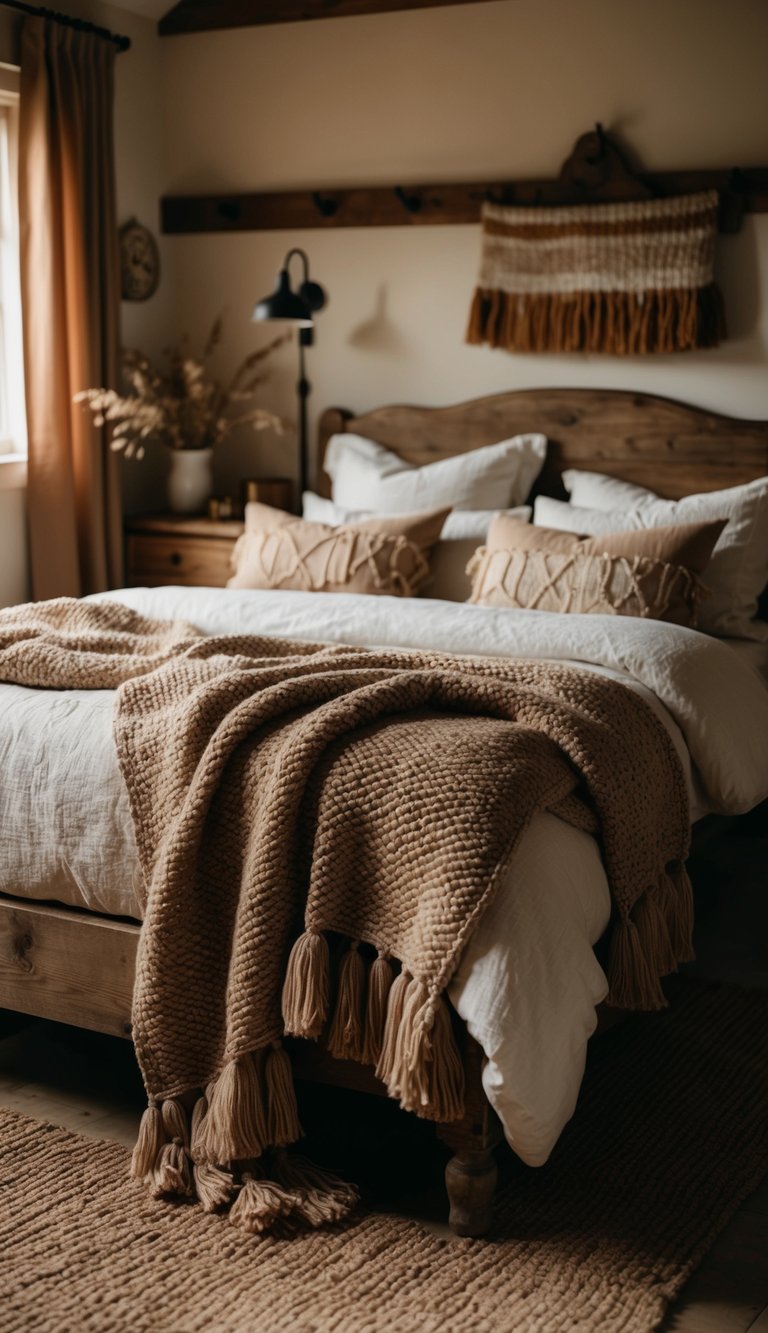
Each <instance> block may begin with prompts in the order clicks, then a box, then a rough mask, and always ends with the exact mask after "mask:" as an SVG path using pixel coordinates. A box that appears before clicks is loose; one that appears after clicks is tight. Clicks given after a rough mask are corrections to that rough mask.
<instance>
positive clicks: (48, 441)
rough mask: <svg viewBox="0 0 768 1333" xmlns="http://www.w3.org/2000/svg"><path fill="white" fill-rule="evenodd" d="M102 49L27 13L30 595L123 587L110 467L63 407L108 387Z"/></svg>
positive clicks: (104, 45) (109, 77)
mask: <svg viewBox="0 0 768 1333" xmlns="http://www.w3.org/2000/svg"><path fill="white" fill-rule="evenodd" d="M114 60H115V47H114V46H113V45H112V43H111V42H107V41H105V40H104V39H103V38H101V37H98V36H96V35H95V34H93V33H84V32H77V31H75V30H74V29H72V28H66V27H64V26H62V25H60V24H57V23H55V22H51V21H49V20H46V19H41V18H30V19H27V20H26V21H25V23H24V25H23V28H22V39H21V97H20V108H19V140H20V142H19V150H20V151H19V211H20V223H21V287H22V313H23V322H24V369H25V375H26V394H27V425H28V434H29V461H28V503H29V536H30V556H31V571H32V591H33V596H34V597H35V598H38V599H39V598H46V597H61V596H69V597H78V596H81V595H82V594H84V593H89V592H99V591H102V590H104V589H106V588H109V587H114V586H116V585H119V584H120V583H121V582H122V534H121V526H122V525H121V506H120V494H119V471H118V462H117V459H116V457H115V455H114V454H112V453H111V452H110V450H109V444H108V439H107V435H106V432H105V431H104V430H99V429H97V428H96V427H94V425H93V423H92V420H91V414H90V413H89V412H85V411H83V409H82V407H81V406H80V405H79V404H76V403H73V401H72V399H73V395H74V394H75V393H77V391H78V390H79V389H86V388H91V387H93V386H97V385H105V386H116V385H117V382H118V355H119V354H118V347H119V314H120V304H119V303H120V286H119V251H118V238H117V219H116V208H115V173H114V144H113V85H114Z"/></svg>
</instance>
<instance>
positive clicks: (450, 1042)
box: [377, 974, 464, 1123]
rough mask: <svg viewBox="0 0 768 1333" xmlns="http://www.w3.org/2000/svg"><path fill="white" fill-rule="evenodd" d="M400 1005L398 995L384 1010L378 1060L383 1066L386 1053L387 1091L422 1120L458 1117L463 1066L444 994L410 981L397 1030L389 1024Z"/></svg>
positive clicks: (461, 1100)
mask: <svg viewBox="0 0 768 1333" xmlns="http://www.w3.org/2000/svg"><path fill="white" fill-rule="evenodd" d="M401 975H407V974H401ZM395 984H397V983H395ZM394 989H395V987H394V986H393V987H392V991H391V992H390V998H391V996H392V993H393V992H394ZM399 1006H400V1000H399V997H396V1000H395V1003H394V1004H393V1005H392V1006H391V1008H390V1009H388V1011H387V1027H388V1028H389V1029H390V1030H389V1031H386V1030H385V1039H384V1051H383V1052H382V1059H381V1060H380V1061H379V1068H382V1067H383V1066H384V1063H385V1054H386V1066H387V1071H388V1072H387V1078H386V1080H385V1081H386V1084H387V1090H388V1091H389V1093H390V1095H391V1096H392V1097H397V1098H398V1099H399V1101H400V1105H401V1106H402V1107H403V1109H404V1110H406V1111H413V1112H414V1114H415V1115H418V1116H421V1117H422V1118H423V1119H426V1120H437V1121H439V1122H441V1123H443V1122H448V1121H452V1120H460V1119H461V1117H462V1116H463V1114H464V1067H463V1065H462V1062H461V1058H460V1056H459V1052H458V1050H457V1047H456V1041H455V1038H454V1035H453V1026H452V1023H451V1015H450V1011H449V1009H448V1005H447V1003H446V1001H445V998H444V997H443V996H442V995H440V994H432V995H430V993H429V992H428V991H427V988H426V986H425V985H424V983H423V982H421V981H416V980H410V981H409V982H408V984H407V985H406V987H405V988H404V991H403V999H402V1009H401V1012H400V1016H399V1024H398V1027H397V1031H396V1033H395V1032H393V1031H392V1028H393V1026H394V1022H395V1020H396V1019H397V1016H398V1015H397V1009H398V1008H399ZM377 1072H378V1070H377ZM379 1077H381V1074H379Z"/></svg>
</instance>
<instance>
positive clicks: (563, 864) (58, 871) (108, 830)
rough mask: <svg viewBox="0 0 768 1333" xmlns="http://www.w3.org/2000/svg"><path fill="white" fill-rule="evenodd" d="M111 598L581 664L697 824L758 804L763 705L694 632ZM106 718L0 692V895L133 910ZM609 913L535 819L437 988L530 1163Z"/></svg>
mask: <svg viewBox="0 0 768 1333" xmlns="http://www.w3.org/2000/svg"><path fill="white" fill-rule="evenodd" d="M110 596H111V597H112V598H114V599H116V600H119V601H121V602H122V603H123V604H126V605H129V606H132V607H133V608H134V609H136V610H138V611H140V612H141V613H142V614H145V615H149V616H153V617H158V618H165V619H168V618H179V619H185V620H189V621H192V622H193V623H194V624H196V625H197V626H198V628H200V629H202V630H203V631H204V632H213V633H221V632H226V633H255V632H258V633H259V634H266V635H272V636H275V637H286V638H296V639H304V640H315V641H316V640H323V641H327V642H356V643H361V644H367V645H370V646H377V647H385V646H392V647H394V646H400V647H423V646H428V647H433V648H436V649H442V650H444V651H450V652H459V653H461V652H465V653H473V654H477V653H484V654H485V653H487V654H488V655H491V656H497V655H501V656H511V657H543V658H548V659H555V660H560V661H570V662H576V663H580V664H581V665H583V666H585V667H587V668H588V669H592V670H600V671H602V672H603V673H604V674H606V675H612V676H615V677H616V678H617V679H620V680H623V681H624V682H625V683H627V684H628V685H630V687H631V688H634V689H637V690H639V692H641V693H642V694H643V695H644V697H645V698H646V699H647V700H648V701H649V702H651V703H652V706H654V708H655V710H656V711H657V713H658V714H659V716H661V717H662V718H663V719H664V720H665V722H666V724H667V726H668V730H669V731H670V734H671V736H672V737H673V740H674V742H675V744H676V747H677V748H678V751H679V753H680V754H681V758H682V759H683V761H684V766H685V767H686V770H687V772H688V774H689V781H690V787H691V794H692V796H693V797H694V798H695V799H697V804H696V806H695V813H697V814H698V813H700V812H701V811H702V809H703V808H705V807H706V808H711V809H722V810H728V811H734V812H735V811H739V810H744V809H748V808H750V806H751V805H753V804H755V803H756V802H757V801H759V800H760V799H762V798H763V797H764V796H765V795H766V794H767V793H768V776H767V775H766V772H765V767H766V760H765V755H766V752H767V751H768V694H766V692H765V691H764V689H763V688H762V686H761V684H760V682H759V679H758V678H757V677H756V676H755V675H754V673H753V672H752V670H751V669H750V668H749V667H745V666H743V664H742V663H740V662H739V660H738V659H737V658H736V656H735V655H734V654H733V653H732V652H731V650H730V649H728V648H727V647H726V646H724V645H722V644H716V643H713V642H712V641H709V640H706V639H705V638H704V637H703V636H702V635H698V634H695V633H694V632H692V631H686V630H680V629H677V628H676V627H673V626H669V625H662V624H660V623H653V622H647V621H644V622H639V621H638V622H631V621H626V622H624V623H622V624H621V625H619V624H617V622H616V621H615V620H614V619H613V618H609V617H591V618H590V619H589V623H588V624H585V623H584V622H582V621H580V620H578V619H576V620H574V618H570V617H564V616H556V615H545V614H542V613H535V612H501V613H500V612H497V611H494V610H487V609H485V608H477V607H468V606H467V607H462V606H456V605H454V604H447V603H438V602H432V603H427V604H425V603H424V602H421V603H418V604H414V603H403V602H402V601H399V600H398V601H396V600H395V599H391V598H387V597H383V598H377V599H375V602H374V604H372V601H374V599H367V598H364V597H357V596H354V595H351V594H348V595H340V596H334V595H330V594H326V595H324V596H323V597H322V598H318V597H316V596H312V595H311V594H303V593H272V592H265V593H254V592H236V591H218V590H207V589H184V588H166V589H153V590H144V589H131V590H126V591H123V592H120V593H115V594H110ZM724 687H725V688H724ZM111 719H112V695H111V693H110V692H87V693H86V692H78V691H67V692H66V693H63V694H49V693H40V692H36V691H32V690H24V689H20V688H18V687H13V686H4V687H3V688H2V690H0V754H1V755H2V760H3V773H4V781H3V783H2V790H1V791H0V818H2V820H3V830H4V836H3V839H2V851H1V852H0V888H2V889H3V890H5V891H8V892H14V893H17V894H18V893H26V894H29V895H30V896H33V897H41V898H45V897H56V898H58V899H59V900H64V901H69V902H72V903H76V904H84V905H86V906H90V907H93V908H95V909H97V910H100V911H107V912H111V913H119V914H124V915H129V916H139V915H140V913H141V902H140V876H139V873H138V860H137V855H136V850H135V844H134V843H133V837H132V827H131V820H130V816H129V813H128V808H127V799H126V796H125V792H124V790H123V789H122V787H121V780H120V777H119V773H118V769H117V763H116V759H115V755H114V747H113V744H112V738H111ZM689 755H690V760H689V758H688V756H689ZM691 760H692V763H691ZM697 792H698V793H699V797H698V798H697ZM81 796H82V798H83V799H82V800H81V799H80V798H81ZM701 798H703V802H704V806H702V803H701ZM51 835H53V836H51ZM64 883H66V884H67V885H68V891H67V890H63V889H62V884H64ZM609 910H610V904H609V897H608V890H607V884H606V880H605V876H604V873H603V871H602V867H601V864H600V859H599V855H598V853H597V848H596V845H595V843H594V841H593V840H592V839H591V838H589V837H588V836H587V835H586V834H584V833H582V832H580V831H578V830H576V829H573V828H571V827H569V826H568V825H566V824H564V823H562V822H561V821H559V820H557V819H555V817H554V816H552V815H547V814H542V815H539V816H537V817H536V818H535V820H534V821H533V823H532V824H531V826H530V828H529V830H528V832H527V834H526V835H525V838H524V839H523V841H522V842H521V844H520V846H519V847H518V850H517V853H516V855H515V857H514V858H513V860H512V861H511V862H510V865H509V866H508V869H507V873H506V875H505V878H504V883H503V885H502V888H501V891H500V892H499V894H498V896H497V899H496V902H495V904H494V905H493V907H492V908H491V909H490V910H489V912H488V913H487V915H486V917H485V919H484V920H483V921H482V923H481V925H480V927H479V928H478V931H477V932H476V934H475V935H474V936H473V937H472V940H471V943H470V945H469V946H468V948H467V949H466V951H465V954H464V956H463V958H462V963H461V966H460V968H459V971H458V973H457V974H456V976H455V977H454V980H453V982H452V985H451V990H450V995H451V998H452V1000H453V1002H454V1004H455V1006H456V1008H457V1009H458V1011H459V1013H460V1014H461V1015H462V1017H464V1018H465V1019H466V1021H467V1023H468V1026H469V1030H470V1031H471V1032H472V1034H473V1035H474V1036H475V1037H476V1038H477V1039H478V1040H479V1042H480V1044H481V1045H482V1046H483V1048H484V1050H485V1052H486V1055H487V1056H488V1064H487V1067H486V1070H485V1075H484V1083H485V1088H486V1092H487V1093H488V1096H489V1099H490V1100H491V1102H492V1104H493V1105H494V1106H495V1107H496V1109H497V1111H498V1112H499V1114H500V1116H501V1119H502V1123H503V1124H504V1127H505V1131H506V1133H507V1137H508V1139H509V1141H510V1143H511V1144H512V1146H513V1148H515V1150H516V1151H517V1152H518V1153H519V1155H520V1156H521V1157H523V1159H524V1160H526V1161H528V1162H531V1163H532V1164H535V1163H538V1162H541V1161H544V1160H545V1159H546V1157H547V1155H548V1153H549V1151H550V1150H551V1147H552V1146H553V1144H554V1142H555V1140H556V1138H557V1136H558V1134H559V1132H560V1130H561V1128H562V1126H563V1124H564V1123H565V1121H566V1120H567V1118H568V1117H569V1115H570V1113H571V1111H572V1109H573V1105H574V1103H575V1098H576V1095H577V1092H578V1087H579V1083H580V1079H581V1073H582V1069H583V1060H584V1048H585V1045H586V1040H587V1037H588V1036H589V1034H590V1032H591V1030H592V1028H593V1027H594V1021H595V1020H594V1006H595V1004H596V1003H597V1002H598V1001H599V1000H600V999H602V998H603V996H604V994H605V991H606V983H605V978H604V976H603V974H602V972H601V970H600V968H599V966H598V964H597V962H596V960H595V958H594V955H593V953H592V950H591V945H592V943H594V941H595V940H596V939H597V938H598V936H599V935H600V934H601V933H602V930H603V929H604V927H605V925H606V923H607V919H608V915H609Z"/></svg>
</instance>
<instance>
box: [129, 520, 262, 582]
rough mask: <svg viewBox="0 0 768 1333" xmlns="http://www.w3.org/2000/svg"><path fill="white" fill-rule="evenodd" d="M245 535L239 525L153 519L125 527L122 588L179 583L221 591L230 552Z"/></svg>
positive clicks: (228, 569) (234, 522) (131, 522)
mask: <svg viewBox="0 0 768 1333" xmlns="http://www.w3.org/2000/svg"><path fill="white" fill-rule="evenodd" d="M242 531H243V524H242V522H240V521H239V520H238V519H234V518H226V519H218V520H216V521H214V520H213V519H210V518H180V517H179V515H178V514H152V515H149V516H146V517H142V518H129V519H128V520H127V522H126V550H125V582H126V587H129V588H131V587H137V586H143V587H150V588H157V587H160V586H161V585H162V584H164V583H183V584H186V585H188V586H192V585H195V584H197V585H200V586H202V587H207V588H223V587H224V585H225V583H226V582H227V579H229V578H230V577H231V574H232V567H231V563H230V562H231V559H232V551H233V549H234V545H235V542H236V541H237V539H238V537H239V536H240V534H241V532H242Z"/></svg>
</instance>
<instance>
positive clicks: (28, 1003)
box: [0, 389, 768, 1236]
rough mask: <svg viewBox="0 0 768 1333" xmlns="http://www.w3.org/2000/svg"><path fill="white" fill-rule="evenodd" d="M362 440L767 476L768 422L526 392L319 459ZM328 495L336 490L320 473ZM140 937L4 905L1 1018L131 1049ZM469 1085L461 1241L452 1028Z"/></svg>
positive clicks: (708, 481) (66, 915) (481, 1157)
mask: <svg viewBox="0 0 768 1333" xmlns="http://www.w3.org/2000/svg"><path fill="white" fill-rule="evenodd" d="M340 430H349V431H355V432H357V433H359V434H361V435H365V436H368V437H369V438H371V439H374V440H377V441H379V442H380V443H381V444H384V445H386V446H387V447H388V448H390V449H393V450H394V451H395V452H396V453H398V454H399V455H400V456H401V457H402V458H403V459H405V460H406V461H407V462H409V463H413V464H423V463H427V462H432V461H434V460H436V459H439V458H447V457H450V456H453V455H455V454H458V453H464V452H467V451H468V450H470V449H477V448H480V447H481V446H483V445H486V444H492V443H494V442H495V441H497V440H501V439H506V438H507V437H509V436H511V435H515V434H518V433H521V432H525V431H542V432H544V433H545V434H546V435H547V437H548V439H549V447H548V452H547V461H546V464H545V467H544V470H543V472H542V475H541V477H540V478H539V482H538V485H537V492H538V493H543V494H547V495H554V496H562V495H564V494H565V492H564V490H563V486H562V480H561V473H562V470H563V469H564V468H566V467H577V468H582V469H586V470H591V471H595V472H605V473H610V474H611V475H612V476H616V477H620V478H622V479H623V480H626V481H631V482H635V483H637V484H639V485H646V486H648V487H650V488H651V489H653V490H654V491H656V492H657V493H658V494H660V495H663V496H666V497H668V498H671V499H676V498H679V497H680V496H682V495H686V494H690V493H693V492H697V491H706V490H717V489H720V488H722V487H726V486H735V485H739V484H741V483H743V482H747V481H751V480H753V479H754V478H756V477H760V476H763V475H765V474H766V473H768V421H747V420H740V419H735V418H730V417H725V416H720V415H717V414H715V413H711V412H705V411H702V410H700V409H698V408H694V407H689V406H686V405H684V404H682V403H677V402H673V401H671V400H669V399H665V398H658V397H654V396H651V395H649V394H641V393H630V392H624V391H615V390H593V389H528V390H517V391H512V392H509V393H502V394H496V395H494V396H492V397H487V398H480V399H476V400H474V401H473V402H468V403H459V404H457V405H456V406H452V407H441V408H426V407H408V406H395V407H383V408H379V409H378V410H376V411H374V412H369V413H366V414H365V415H363V416H355V415H354V414H353V413H351V412H349V411H347V410H345V409H342V408H331V409H329V410H328V411H326V412H325V413H324V414H323V416H322V418H321V420H320V427H319V437H320V453H319V460H320V462H321V463H322V460H323V459H324V457H325V449H326V445H327V442H328V440H329V438H330V436H331V435H332V434H333V433H334V432H337V431H340ZM321 489H322V490H323V491H324V492H325V493H326V494H327V493H328V491H329V487H328V483H327V478H326V477H325V476H324V474H323V480H322V482H321ZM138 937H139V927H138V926H137V925H136V923H135V922H132V921H128V920H123V919H116V918H112V917H104V916H98V915H96V914H94V913H91V912H87V911H84V910H76V909H71V908H66V907H61V906H56V905H55V904H46V903H40V902H31V901H29V900H28V899H21V898H12V897H10V896H4V895H0V1007H2V1008H6V1009H10V1010H16V1011H19V1012H21V1013H25V1014H31V1015H35V1016H38V1017H42V1018H48V1019H54V1020H56V1021H58V1022H62V1023H70V1024H73V1025H74V1026H76V1027H83V1028H91V1029H95V1030H96V1031H99V1032H106V1033H111V1034H113V1035H115V1036H119V1037H126V1038H130V1035H131V1018H130V1015H131V992H132V989H133V977H134V971H135V959H136V947H137V943H138ZM457 1028H458V1029H459V1035H460V1038H461V1041H462V1047H463V1055H464V1060H465V1066H466V1073H467V1106H466V1116H465V1118H464V1120H463V1121H461V1122H457V1123H455V1124H450V1125H439V1126H438V1127H437V1131H438V1133H439V1135H440V1137H441V1138H442V1139H443V1140H444V1141H445V1142H446V1143H447V1144H448V1145H449V1147H450V1148H451V1149H452V1151H453V1153H454V1156H453V1157H452V1158H451V1160H450V1161H449V1163H448V1166H447V1168H446V1184H447V1189H448V1195H449V1199H450V1205H451V1210H450V1223H451V1226H452V1227H453V1229H454V1231H456V1232H457V1233H458V1234H460V1235H470V1236H476V1235H481V1234H483V1232H484V1231H486V1230H487V1228H488V1225H489V1222H490V1209H491V1200H492V1196H493V1191H494V1187H495V1180H496V1166H495V1162H494V1158H493V1148H494V1146H495V1145H496V1144H497V1143H498V1142H499V1140H500V1138H501V1133H500V1127H499V1124H498V1121H497V1120H496V1117H495V1116H494V1114H493V1112H492V1111H491V1108H490V1106H489V1105H488V1102H487V1101H486V1098H485V1095H484V1093H483V1091H482V1085H481V1081H480V1074H481V1067H482V1053H481V1052H480V1050H479V1048H478V1047H477V1045H476V1044H475V1043H474V1042H473V1041H472V1040H471V1038H469V1036H468V1034H467V1033H466V1031H465V1030H464V1029H463V1026H462V1025H461V1024H458V1023H457ZM292 1057H293V1060H294V1067H295V1072H296V1074H297V1077H299V1078H301V1077H305V1078H309V1079H312V1080H316V1081H321V1082H326V1083H336V1084H340V1085H343V1086H345V1087H352V1088H356V1089H358V1090H362V1091H368V1092H375V1093H378V1094H379V1095H385V1094H384V1088H383V1086H382V1085H381V1084H380V1083H379V1082H378V1080H376V1078H375V1077H374V1075H373V1071H372V1070H370V1069H367V1068H364V1067H362V1066H360V1065H356V1064H352V1063H350V1062H346V1061H337V1060H333V1059H331V1058H330V1057H329V1056H328V1055H327V1053H326V1052H325V1051H324V1050H323V1049H322V1046H313V1045H312V1044H311V1043H308V1042H297V1043H293V1044H292Z"/></svg>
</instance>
